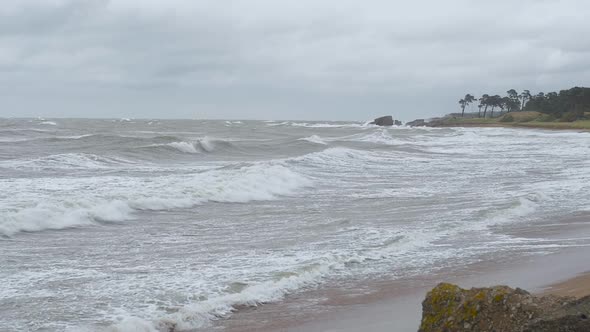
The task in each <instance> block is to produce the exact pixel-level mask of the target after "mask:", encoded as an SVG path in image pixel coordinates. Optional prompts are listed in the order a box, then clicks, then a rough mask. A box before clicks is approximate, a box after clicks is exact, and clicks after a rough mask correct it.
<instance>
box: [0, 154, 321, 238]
mask: <svg viewBox="0 0 590 332" xmlns="http://www.w3.org/2000/svg"><path fill="white" fill-rule="evenodd" d="M21 182H22V183H16V184H12V185H14V186H18V187H20V188H23V189H22V190H21V191H20V192H19V194H20V195H21V197H17V198H15V199H14V200H13V202H16V203H13V204H27V206H25V207H22V206H20V205H17V206H3V210H6V211H8V212H6V213H4V214H2V215H1V216H0V234H2V235H5V236H12V235H14V234H16V233H18V232H35V231H42V230H45V229H64V228H71V227H77V226H84V225H91V224H99V223H105V222H122V221H127V220H131V219H133V218H134V212H137V211H141V210H151V211H156V210H170V209H179V208H190V207H193V206H196V205H199V204H204V203H206V202H225V203H246V202H250V201H262V200H273V199H276V198H278V197H279V196H286V195H291V194H293V193H295V192H296V191H297V190H299V189H301V188H304V187H307V186H310V185H311V184H312V183H311V181H310V180H309V179H308V178H306V177H304V176H302V175H300V174H298V173H295V172H294V171H292V170H290V169H289V168H287V167H285V166H281V165H269V164H255V165H250V166H243V167H238V168H219V169H214V170H209V171H205V172H201V173H196V174H188V175H187V174H184V175H172V176H160V177H151V178H136V177H114V176H113V177H107V176H105V177H95V178H78V179H73V178H56V179H50V178H45V179H42V180H40V179H22V180H21ZM114 183H116V185H113V184H114ZM47 188H51V190H50V191H47ZM5 189H7V190H9V189H10V188H5ZM55 190H59V191H60V192H64V193H65V194H64V195H63V196H61V197H54V196H55V195H54V194H53V192H54V191H55ZM19 202H20V203H19ZM23 202H24V203H23ZM36 202H42V203H36Z"/></svg>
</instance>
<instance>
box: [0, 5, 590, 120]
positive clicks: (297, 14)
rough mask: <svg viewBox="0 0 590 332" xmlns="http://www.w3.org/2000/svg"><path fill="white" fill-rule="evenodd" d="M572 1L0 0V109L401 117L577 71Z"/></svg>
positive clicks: (579, 81) (581, 13)
mask: <svg viewBox="0 0 590 332" xmlns="http://www.w3.org/2000/svg"><path fill="white" fill-rule="evenodd" d="M589 17H590V2H589V1H587V0H562V1H558V0H521V1H515V0H495V1H474V0H445V1H440V0H428V1H416V0H415V1H393V0H387V1H386V0H383V1H358V0H357V1H347V0H329V1H320V0H309V1H308V0H292V1H280V0H242V1H237V0H234V1H232V0H226V1H224V0H211V1H208V0H194V1H190V0H186V1H182V0H110V1H109V0H37V1H35V0H2V2H0V116H1V117H19V116H21V117H22V116H44V117H115V118H119V117H135V118H223V119H309V120H314V119H322V120H323V119H334V120H365V119H370V118H373V117H374V116H377V115H384V114H392V115H393V116H394V117H396V118H400V119H402V120H411V119H414V118H420V117H429V116H434V115H438V114H443V113H448V112H452V111H457V110H458V109H459V106H458V103H457V101H458V99H460V98H461V97H462V96H463V95H465V93H468V92H469V93H472V94H475V95H476V96H478V95H480V94H482V93H490V94H505V91H506V90H508V89H510V88H514V89H517V90H519V91H522V89H529V90H531V92H537V91H553V90H559V89H563V88H569V87H572V86H575V85H578V86H588V85H590V84H589V83H588V82H590V38H588V32H589V31H590V19H588V18H589Z"/></svg>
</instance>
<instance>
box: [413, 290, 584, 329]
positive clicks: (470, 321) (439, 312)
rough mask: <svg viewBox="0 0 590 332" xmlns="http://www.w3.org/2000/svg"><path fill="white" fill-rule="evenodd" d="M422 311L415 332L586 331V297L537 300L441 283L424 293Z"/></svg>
mask: <svg viewBox="0 0 590 332" xmlns="http://www.w3.org/2000/svg"><path fill="white" fill-rule="evenodd" d="M422 309H423V311H422V322H421V324H420V329H419V332H434V331H436V332H453V331H490V332H491V331H497V332H500V331H523V332H524V331H527V332H534V331H535V332H536V331H540V332H541V331H542V332H545V331H547V332H548V331H564V332H565V331H568V332H570V331H571V332H578V331H579V332H581V331H590V320H589V319H588V318H587V317H588V316H590V297H587V298H582V299H579V300H576V299H574V298H563V297H556V296H545V297H537V296H534V295H532V294H530V293H528V292H527V291H525V290H522V289H520V288H516V289H513V288H510V287H507V286H494V287H490V288H472V289H469V290H467V289H462V288H460V287H459V286H456V285H453V284H448V283H441V284H439V285H438V286H436V287H435V288H433V289H432V290H431V291H430V292H428V294H427V295H426V298H425V299H424V301H423V302H422ZM555 326H559V329H557V330H551V328H555Z"/></svg>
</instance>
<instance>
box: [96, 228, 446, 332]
mask: <svg viewBox="0 0 590 332" xmlns="http://www.w3.org/2000/svg"><path fill="white" fill-rule="evenodd" d="M347 231H348V232H353V233H354V232H355V231H360V234H357V236H359V237H360V238H359V240H360V241H362V242H363V246H361V247H362V249H359V248H358V247H357V246H355V248H354V249H350V250H346V249H343V250H342V251H339V252H330V253H322V254H320V256H315V257H313V258H310V257H305V255H306V254H305V253H304V254H301V256H299V257H295V261H304V262H305V263H303V264H301V265H297V266H293V267H291V268H286V269H285V270H282V271H275V272H274V273H272V274H271V275H269V276H268V277H267V279H266V280H263V281H257V282H244V281H240V282H236V284H238V285H237V287H231V285H228V287H227V288H226V289H227V290H226V291H224V292H221V293H218V294H216V295H214V296H210V297H209V298H207V299H205V300H203V301H198V302H193V303H189V304H186V305H184V306H182V307H180V308H179V309H178V310H177V311H175V312H173V313H169V314H166V313H164V312H165V311H164V310H162V311H157V312H152V313H150V314H148V316H151V317H150V318H147V319H146V318H139V317H136V316H132V315H130V316H127V317H125V318H123V319H121V321H120V322H117V323H115V324H113V325H112V326H110V327H109V328H108V329H107V331H112V332H115V331H116V332H124V331H129V330H135V329H138V328H141V329H143V330H145V331H162V330H165V331H166V330H171V328H174V329H177V330H181V331H184V330H193V329H199V328H208V327H210V326H211V324H212V322H213V321H215V320H217V319H220V318H226V317H228V316H230V315H231V314H232V313H234V312H235V311H237V310H239V308H242V307H255V306H258V305H260V304H264V303H272V302H278V301H281V300H283V299H284V297H285V296H286V295H288V294H291V293H294V292H296V291H299V290H301V289H304V288H309V287H314V286H316V285H319V284H320V283H322V282H324V281H325V280H326V279H327V278H330V277H331V276H334V275H338V274H341V273H343V274H347V273H350V272H348V271H350V268H351V267H355V266H358V265H359V264H368V263H372V262H375V261H380V260H384V259H390V258H393V257H404V256H405V255H407V254H408V253H409V252H416V251H417V250H419V248H421V247H423V246H427V245H429V243H430V242H431V241H432V239H436V237H433V238H430V237H429V236H430V235H424V232H422V231H416V232H415V234H407V235H402V234H391V232H389V231H382V230H381V229H360V228H354V229H352V230H347ZM365 244H366V246H365ZM453 254H455V253H454V252H449V253H448V255H453ZM295 255H296V256H297V254H295ZM444 258H445V254H443V253H441V254H440V255H439V256H438V257H436V258H433V257H432V256H430V257H427V256H424V257H423V259H425V260H433V259H444ZM232 290H235V291H232Z"/></svg>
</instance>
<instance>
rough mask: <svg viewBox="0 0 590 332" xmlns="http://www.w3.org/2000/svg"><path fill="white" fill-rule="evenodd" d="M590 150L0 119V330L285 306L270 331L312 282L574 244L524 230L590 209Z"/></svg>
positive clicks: (303, 130) (490, 131)
mask: <svg viewBox="0 0 590 332" xmlns="http://www.w3.org/2000/svg"><path fill="white" fill-rule="evenodd" d="M589 148H590V133H588V132H586V133H579V132H570V131H543V130H525V129H507V128H410V127H405V126H393V127H388V128H385V127H377V126H374V125H370V124H367V123H362V122H358V123H357V122H305V121H204V120H135V119H115V120H113V119H109V120H106V119H102V120H85V119H0V313H1V314H0V331H165V330H166V329H170V328H171V327H174V328H175V329H176V330H177V331H183V330H187V331H201V330H202V331H208V330H213V329H214V330H220V331H223V330H224V329H225V328H226V327H227V326H226V325H227V324H229V323H230V322H232V320H235V319H236V316H237V315H240V317H242V318H244V317H246V318H247V317H248V315H250V314H251V315H256V312H255V310H252V309H251V308H255V307H260V306H262V307H268V308H271V307H273V306H281V305H283V306H285V303H289V301H295V300H293V299H297V300H296V303H295V304H293V306H295V305H296V308H297V310H293V311H289V310H287V309H285V310H284V311H283V316H282V318H281V319H287V320H288V319H289V317H288V316H289V315H290V314H291V315H296V314H300V313H301V312H310V313H311V312H316V311H318V310H320V309H319V308H320V307H321V305H320V303H322V302H325V301H329V297H330V294H331V292H327V291H325V290H327V289H339V288H345V289H347V290H351V292H352V293H358V294H370V293H371V292H373V291H374V290H375V289H373V288H372V287H373V286H372V285H375V287H377V285H380V284H383V283H386V282H389V281H394V280H400V279H404V280H411V279H413V278H414V279H415V278H421V277H423V276H425V275H436V274H437V273H441V271H444V270H448V269H454V270H457V269H461V268H462V267H465V266H467V265H470V264H477V263H482V262H489V261H501V260H509V259H518V258H519V257H529V256H537V255H547V254H551V253H555V252H558V251H560V250H565V249H567V248H570V247H579V246H585V245H588V244H589V243H590V240H589V238H588V237H576V236H553V237H547V236H544V235H543V233H542V232H537V233H535V232H533V234H534V235H531V236H522V234H523V230H526V229H530V230H534V229H536V228H538V227H541V226H542V225H545V226H546V225H550V224H551V223H552V222H554V221H555V220H561V219H563V216H567V215H570V214H571V213H572V212H575V211H580V207H582V208H586V209H590V208H588V207H589V206H590V158H589V157H588V155H589V154H588V152H589ZM516 229H517V230H519V231H518V232H517V231H515V230H516ZM285 308H288V306H285ZM246 318H245V319H244V320H243V321H242V323H240V324H243V326H246V327H247V325H248V324H262V325H264V324H263V323H264V322H261V320H260V319H250V320H249V319H246ZM266 319H267V320H269V318H268V317H267V318H266ZM234 323H235V322H234Z"/></svg>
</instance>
